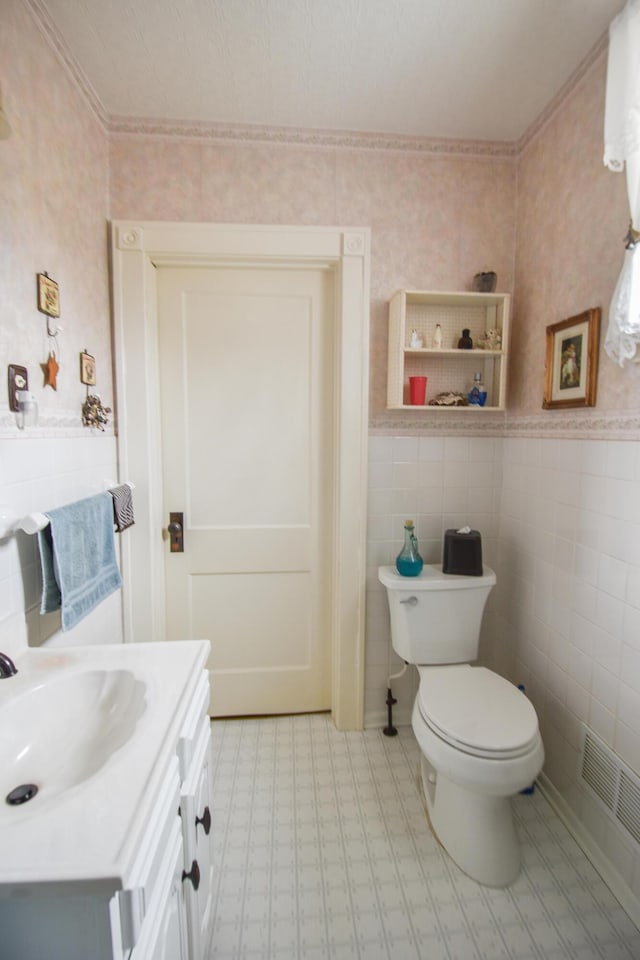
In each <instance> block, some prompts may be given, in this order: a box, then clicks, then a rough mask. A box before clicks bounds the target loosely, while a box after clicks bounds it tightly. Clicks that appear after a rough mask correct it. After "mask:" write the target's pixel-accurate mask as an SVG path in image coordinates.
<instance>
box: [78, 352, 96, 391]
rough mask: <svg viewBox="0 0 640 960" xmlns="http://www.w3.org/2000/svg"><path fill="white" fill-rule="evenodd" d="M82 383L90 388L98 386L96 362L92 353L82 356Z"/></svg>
mask: <svg viewBox="0 0 640 960" xmlns="http://www.w3.org/2000/svg"><path fill="white" fill-rule="evenodd" d="M80 381H81V382H82V383H86V384H87V386H89V387H95V385H96V360H95V357H92V356H91V354H90V353H81V354H80Z"/></svg>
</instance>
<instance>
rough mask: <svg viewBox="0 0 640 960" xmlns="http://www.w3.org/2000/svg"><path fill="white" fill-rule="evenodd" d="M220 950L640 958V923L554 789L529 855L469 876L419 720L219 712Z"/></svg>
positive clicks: (540, 813) (464, 958)
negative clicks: (556, 809) (393, 723)
mask: <svg viewBox="0 0 640 960" xmlns="http://www.w3.org/2000/svg"><path fill="white" fill-rule="evenodd" d="M212 729H213V741H214V752H213V780H214V801H213V802H214V811H215V816H214V840H213V844H214V851H215V854H214V855H215V861H216V864H217V873H216V879H215V902H214V911H215V925H214V933H213V941H212V947H211V952H210V960H352V958H353V960H638V958H640V932H639V931H638V930H637V929H636V928H635V926H634V925H633V923H632V922H631V920H630V919H629V918H628V917H627V915H626V914H625V913H624V911H623V910H622V909H621V908H620V907H619V905H618V903H617V901H616V900H615V899H614V897H613V896H612V894H611V892H610V890H609V889H608V888H607V887H606V885H605V884H604V883H603V881H602V880H601V879H600V877H599V876H598V875H597V874H596V872H595V870H594V869H593V867H592V866H591V864H590V862H589V861H588V860H587V858H586V857H585V856H584V854H583V853H582V851H581V850H580V848H579V847H578V846H577V844H576V843H575V841H574V840H573V838H572V837H571V836H570V835H569V834H568V832H567V831H566V829H565V827H564V826H563V824H562V823H561V822H560V821H559V820H558V818H557V817H556V816H555V814H554V813H553V811H552V810H551V808H550V807H549V805H548V804H547V803H546V801H545V799H544V798H543V797H542V796H541V794H540V793H539V792H538V791H536V792H535V793H534V794H533V795H532V796H529V797H517V798H516V799H515V801H514V810H515V815H516V826H517V829H518V832H519V836H520V839H521V844H522V852H523V867H522V871H521V873H520V876H519V877H518V879H517V880H516V881H515V883H513V884H512V885H511V886H510V887H508V888H506V889H504V890H493V889H491V888H488V887H481V886H480V885H478V884H477V883H475V882H474V881H473V880H471V879H470V878H469V877H467V876H465V875H464V874H463V873H462V872H461V871H460V870H459V869H458V867H457V866H456V865H455V864H454V863H453V862H452V861H451V860H450V858H449V857H448V855H447V854H446V853H445V852H444V851H443V849H442V847H441V846H440V845H439V843H438V842H437V840H436V839H435V838H434V837H433V835H432V834H431V832H430V830H429V826H428V823H427V820H426V817H425V812H424V806H423V802H422V798H421V796H420V792H419V788H418V785H417V783H418V781H417V776H416V774H417V767H418V761H419V756H420V753H419V749H418V747H417V744H416V742H415V739H414V737H413V734H412V731H411V729H410V728H407V727H402V728H400V731H399V735H398V736H397V737H394V738H387V737H384V736H383V735H382V733H381V732H380V731H377V730H367V731H364V732H363V733H347V734H344V733H339V732H338V731H337V730H335V728H334V727H333V725H332V723H331V720H330V719H329V718H328V717H327V716H326V715H311V716H297V717H278V718H268V719H259V720H242V721H236V720H228V721H217V722H215V723H214V724H213V728H212Z"/></svg>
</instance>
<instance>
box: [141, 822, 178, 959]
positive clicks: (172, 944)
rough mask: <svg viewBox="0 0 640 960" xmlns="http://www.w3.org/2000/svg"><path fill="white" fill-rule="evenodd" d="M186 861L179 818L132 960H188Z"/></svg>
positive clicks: (174, 824) (167, 846) (168, 845)
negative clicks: (185, 959) (183, 878)
mask: <svg viewBox="0 0 640 960" xmlns="http://www.w3.org/2000/svg"><path fill="white" fill-rule="evenodd" d="M182 861H183V854H182V836H181V831H180V822H179V820H178V818H177V817H176V818H175V819H174V821H173V823H172V826H171V831H170V833H169V836H168V837H167V843H166V845H165V846H163V857H162V860H161V863H160V869H159V871H158V884H157V888H156V890H155V893H154V896H153V899H152V901H151V903H150V904H149V908H148V910H147V913H146V916H145V920H144V924H143V925H142V930H141V933H140V937H139V939H138V942H137V944H136V946H135V949H134V951H133V953H132V954H131V960H183V958H186V957H187V946H186V944H187V938H186V930H185V913H184V900H183V897H182Z"/></svg>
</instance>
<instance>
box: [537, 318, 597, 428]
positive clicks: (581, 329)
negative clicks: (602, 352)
mask: <svg viewBox="0 0 640 960" xmlns="http://www.w3.org/2000/svg"><path fill="white" fill-rule="evenodd" d="M599 344H600V307H594V308H592V309H590V310H585V311H584V313H580V314H578V315H577V316H575V317H569V319H568V320H562V321H561V322H560V323H554V324H552V325H551V326H550V327H547V362H546V368H545V387H544V400H543V402H542V406H543V408H544V409H545V410H553V409H560V408H563V407H595V405H596V384H597V379H598V348H599Z"/></svg>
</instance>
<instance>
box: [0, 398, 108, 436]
mask: <svg viewBox="0 0 640 960" xmlns="http://www.w3.org/2000/svg"><path fill="white" fill-rule="evenodd" d="M113 436H115V430H114V426H113V423H110V424H108V425H107V426H106V427H105V429H104V430H97V429H96V428H95V427H85V426H83V424H82V418H81V417H80V414H79V413H78V412H77V411H76V410H55V411H53V410H46V411H41V412H40V414H39V416H38V424H37V426H35V427H27V428H26V429H25V430H19V429H18V427H17V426H16V421H15V414H14V413H12V412H11V411H10V410H9V409H8V408H7V407H6V405H5V408H4V410H0V440H52V439H56V438H64V439H69V438H73V437H82V439H83V440H85V439H87V438H88V437H98V438H99V439H102V438H104V437H113Z"/></svg>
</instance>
